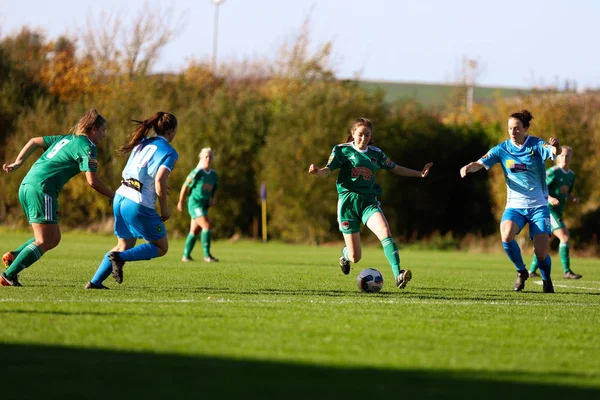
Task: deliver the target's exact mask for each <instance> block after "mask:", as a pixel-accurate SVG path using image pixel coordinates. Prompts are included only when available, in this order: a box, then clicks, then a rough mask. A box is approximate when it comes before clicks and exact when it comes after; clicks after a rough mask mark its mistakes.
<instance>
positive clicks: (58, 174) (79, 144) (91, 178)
mask: <svg viewBox="0 0 600 400" xmlns="http://www.w3.org/2000/svg"><path fill="white" fill-rule="evenodd" d="M105 135H106V119H104V117H103V116H102V115H100V114H98V111H96V110H90V111H88V112H86V113H85V114H84V116H83V117H82V118H81V119H80V120H79V122H78V123H77V124H76V125H75V126H74V127H73V128H72V129H71V134H68V135H58V136H40V137H35V138H33V139H31V140H30V141H29V142H27V144H26V145H25V146H24V147H23V148H22V149H21V151H20V152H19V155H18V156H17V159H16V160H15V162H13V163H10V164H4V165H3V166H2V168H3V169H4V171H6V172H13V171H16V170H17V169H18V168H19V167H20V166H21V165H22V164H23V163H24V162H25V160H27V158H28V157H29V156H30V155H31V154H33V152H34V151H35V150H37V149H38V148H42V149H44V153H43V154H42V155H41V157H40V158H38V160H37V161H36V162H35V163H34V164H33V166H32V167H31V169H30V170H29V172H28V173H27V175H25V178H24V179H23V181H22V182H21V186H20V187H19V201H20V202H21V206H22V207H23V211H25V215H26V216H27V219H28V220H29V223H30V224H31V227H32V228H33V236H34V237H33V238H31V239H29V240H28V241H27V242H25V243H23V244H22V245H21V246H19V248H17V249H16V250H13V251H9V252H8V253H6V254H4V256H3V257H2V261H3V262H4V264H5V265H6V266H7V267H8V269H7V270H6V271H5V272H4V273H3V274H2V275H1V276H0V284H2V286H21V283H20V282H19V279H18V274H19V273H20V272H21V271H22V270H24V269H25V268H27V267H29V266H30V265H31V264H33V263H34V262H36V261H37V260H39V259H40V258H41V257H42V255H44V253H46V252H47V251H48V250H51V249H53V248H55V247H56V246H58V244H59V243H60V239H61V234H60V228H59V226H58V194H59V193H60V191H61V189H62V187H63V186H64V184H65V183H67V181H69V179H71V178H72V177H74V176H75V175H77V174H78V173H79V172H85V177H86V179H87V182H88V184H89V185H90V186H91V187H92V188H93V189H94V190H96V191H97V192H99V193H100V194H103V195H104V196H106V197H108V198H110V199H112V198H113V197H114V195H115V194H114V192H113V191H112V190H111V189H110V188H108V187H107V186H106V185H105V184H104V182H102V180H100V178H99V177H98V173H97V170H98V149H97V148H96V145H97V144H98V143H100V141H101V140H102V139H103V138H104V136H105Z"/></svg>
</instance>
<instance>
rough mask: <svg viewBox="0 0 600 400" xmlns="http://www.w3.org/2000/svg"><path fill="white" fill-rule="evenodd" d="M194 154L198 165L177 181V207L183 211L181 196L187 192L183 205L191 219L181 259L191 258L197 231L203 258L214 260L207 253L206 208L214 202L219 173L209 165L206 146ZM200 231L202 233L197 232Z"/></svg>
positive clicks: (208, 226) (210, 152)
mask: <svg viewBox="0 0 600 400" xmlns="http://www.w3.org/2000/svg"><path fill="white" fill-rule="evenodd" d="M198 158H199V159H200V161H199V162H198V165H197V166H196V168H194V169H193V170H192V171H191V172H190V173H189V175H188V177H187V178H186V180H185V182H184V183H183V185H181V190H180V191H179V202H178V203H177V210H179V211H183V200H184V199H185V196H186V194H187V193H188V192H189V193H190V197H189V198H188V203H187V206H188V213H189V214H190V217H191V218H192V220H191V222H190V232H189V233H188V236H187V239H186V240H185V248H184V250H183V257H182V258H181V261H183V262H188V261H194V260H193V258H192V256H191V254H192V250H193V249H194V245H195V244H196V240H197V239H198V234H200V241H201V242H202V249H203V250H204V261H205V262H217V261H219V260H218V259H217V258H215V257H213V256H212V254H211V253H210V242H211V228H212V224H211V222H210V219H209V218H208V208H209V207H211V206H213V205H214V204H215V201H216V193H217V188H218V187H219V176H218V175H217V172H216V171H215V170H214V169H212V162H213V158H214V154H213V151H212V149H211V148H210V147H205V148H203V149H202V150H201V151H200V154H198ZM201 231H202V233H200V232H201Z"/></svg>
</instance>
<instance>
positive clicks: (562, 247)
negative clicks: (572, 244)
mask: <svg viewBox="0 0 600 400" xmlns="http://www.w3.org/2000/svg"><path fill="white" fill-rule="evenodd" d="M558 255H559V256H560V262H561V263H562V267H563V272H565V273H567V272H569V271H570V270H571V257H569V243H561V244H559V245H558Z"/></svg>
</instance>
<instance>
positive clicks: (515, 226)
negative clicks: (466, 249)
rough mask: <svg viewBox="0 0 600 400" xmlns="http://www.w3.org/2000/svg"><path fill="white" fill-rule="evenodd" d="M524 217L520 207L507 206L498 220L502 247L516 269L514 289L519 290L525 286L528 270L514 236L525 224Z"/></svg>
mask: <svg viewBox="0 0 600 400" xmlns="http://www.w3.org/2000/svg"><path fill="white" fill-rule="evenodd" d="M525 222H526V219H525V217H524V215H523V214H522V211H521V210H520V209H515V208H507V209H506V210H504V214H503V215H502V221H501V222H500V237H501V239H502V247H503V248H504V252H505V253H506V255H507V256H508V259H509V260H510V261H512V263H513V264H514V266H515V268H516V269H517V280H516V281H515V284H514V290H515V291H517V292H518V291H521V290H523V288H525V281H526V280H527V278H529V272H528V271H527V268H525V263H524V262H523V256H522V255H521V248H520V247H519V244H518V243H517V242H516V240H515V237H516V236H517V234H518V233H519V232H520V231H521V229H523V226H525Z"/></svg>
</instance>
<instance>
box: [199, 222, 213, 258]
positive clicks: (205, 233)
mask: <svg viewBox="0 0 600 400" xmlns="http://www.w3.org/2000/svg"><path fill="white" fill-rule="evenodd" d="M210 237H211V232H210V229H202V233H201V234H200V241H201V242H202V248H203V249H204V257H209V256H210Z"/></svg>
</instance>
